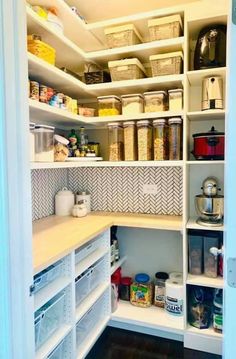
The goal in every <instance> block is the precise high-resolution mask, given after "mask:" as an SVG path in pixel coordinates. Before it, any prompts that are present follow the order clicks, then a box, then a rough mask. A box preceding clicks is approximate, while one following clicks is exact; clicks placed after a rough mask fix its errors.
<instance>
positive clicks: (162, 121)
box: [152, 118, 166, 125]
mask: <svg viewBox="0 0 236 359" xmlns="http://www.w3.org/2000/svg"><path fill="white" fill-rule="evenodd" d="M152 123H153V125H165V124H166V119H165V118H158V119H156V120H153V122H152Z"/></svg>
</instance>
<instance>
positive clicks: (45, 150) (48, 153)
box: [34, 125, 55, 162]
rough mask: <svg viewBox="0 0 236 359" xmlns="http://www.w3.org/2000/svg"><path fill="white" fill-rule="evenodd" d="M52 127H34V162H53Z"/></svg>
mask: <svg viewBox="0 0 236 359" xmlns="http://www.w3.org/2000/svg"><path fill="white" fill-rule="evenodd" d="M54 129H55V128H54V127H52V126H45V125H36V126H35V130H34V134H35V161H36V162H53V161H54Z"/></svg>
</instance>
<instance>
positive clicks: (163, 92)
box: [143, 90, 167, 97]
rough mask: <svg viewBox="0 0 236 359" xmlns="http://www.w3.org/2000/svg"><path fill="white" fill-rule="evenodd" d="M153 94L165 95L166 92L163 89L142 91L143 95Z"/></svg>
mask: <svg viewBox="0 0 236 359" xmlns="http://www.w3.org/2000/svg"><path fill="white" fill-rule="evenodd" d="M155 95H164V96H167V92H166V91H164V90H160V91H148V92H144V94H143V96H144V97H145V96H155Z"/></svg>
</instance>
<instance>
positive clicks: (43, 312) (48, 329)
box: [34, 292, 65, 350]
mask: <svg viewBox="0 0 236 359" xmlns="http://www.w3.org/2000/svg"><path fill="white" fill-rule="evenodd" d="M64 303H65V293H64V292H62V293H59V294H58V295H56V296H55V297H54V298H53V299H51V300H50V301H49V302H47V303H46V304H45V305H44V306H43V307H41V308H40V309H39V310H37V312H35V314H34V330H35V347H36V350H37V349H38V348H39V347H40V346H41V345H42V344H43V343H45V342H46V341H47V339H48V338H49V337H50V336H51V335H52V334H53V333H54V332H55V331H56V330H57V329H59V328H60V327H61V324H62V322H63V319H64V318H63V317H64Z"/></svg>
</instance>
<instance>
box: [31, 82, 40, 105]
mask: <svg viewBox="0 0 236 359" xmlns="http://www.w3.org/2000/svg"><path fill="white" fill-rule="evenodd" d="M30 98H31V99H32V100H37V101H39V83H38V82H36V81H30Z"/></svg>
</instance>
